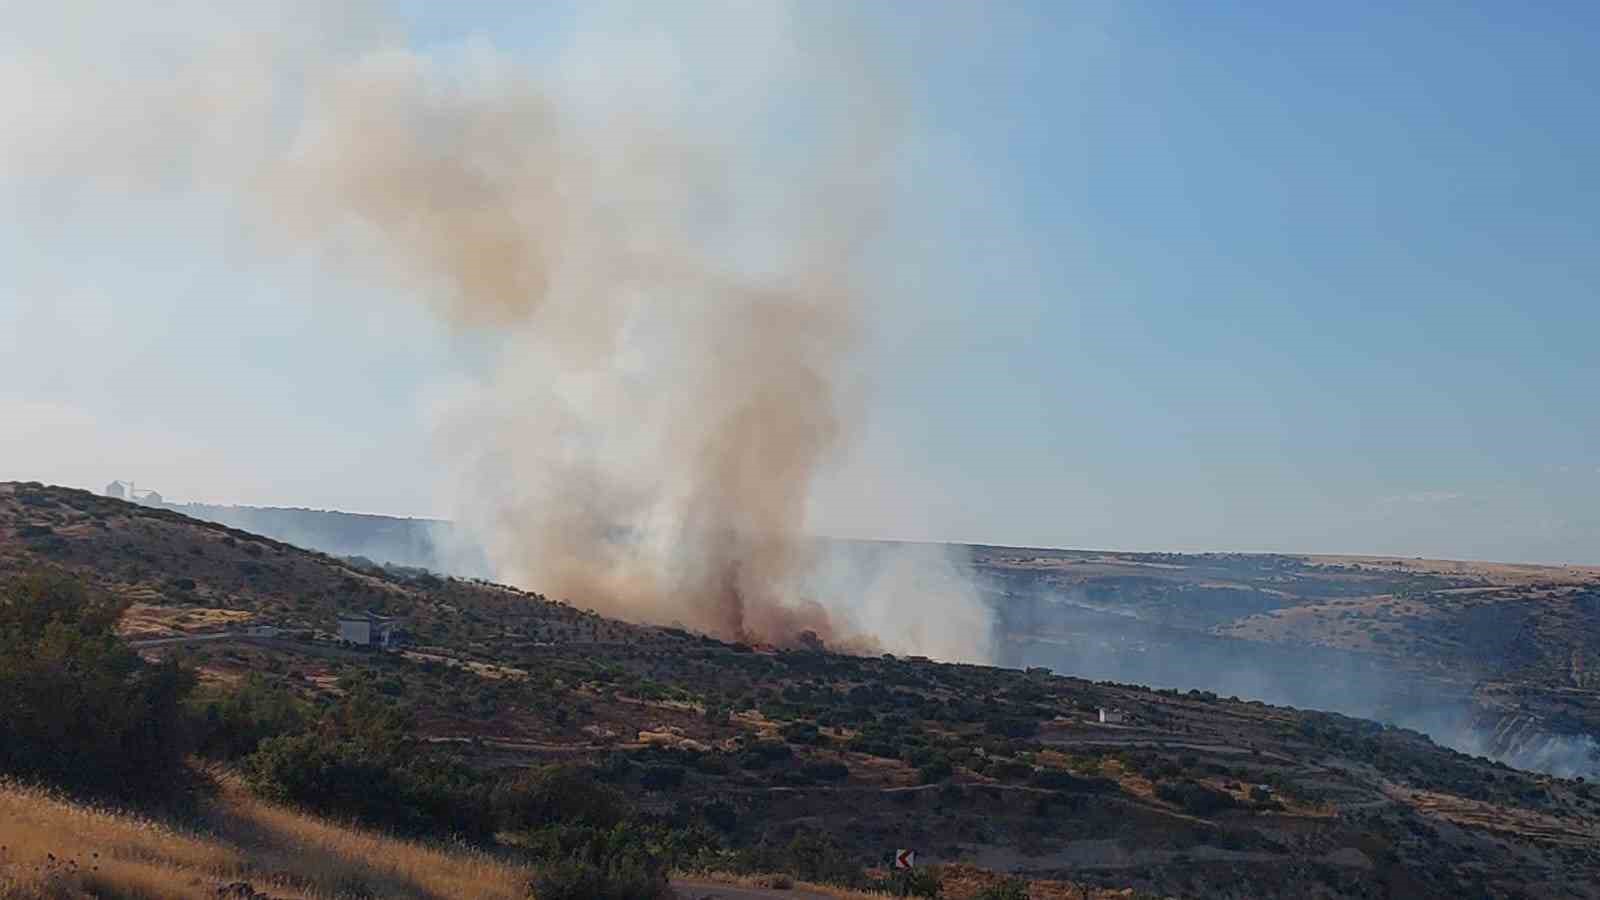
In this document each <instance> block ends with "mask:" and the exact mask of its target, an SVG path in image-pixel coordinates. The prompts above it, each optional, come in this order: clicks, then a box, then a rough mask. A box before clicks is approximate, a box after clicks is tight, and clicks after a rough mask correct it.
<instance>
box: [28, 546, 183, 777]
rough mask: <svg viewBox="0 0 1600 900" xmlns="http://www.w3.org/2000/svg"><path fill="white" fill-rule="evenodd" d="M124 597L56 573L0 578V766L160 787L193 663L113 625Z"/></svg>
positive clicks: (179, 744)
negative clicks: (144, 651) (149, 650)
mask: <svg viewBox="0 0 1600 900" xmlns="http://www.w3.org/2000/svg"><path fill="white" fill-rule="evenodd" d="M125 608H126V604H125V603H123V602H120V601H117V600H114V599H111V598H109V597H105V596H103V595H100V594H97V593H91V592H90V591H89V590H87V589H86V588H85V587H84V586H83V585H82V584H81V583H79V582H78V581H75V580H73V579H70V578H67V577H65V576H59V575H43V574H41V575H33V576H29V577H25V578H22V579H20V580H17V581H13V582H11V583H8V584H4V585H0V771H3V772H8V773H13V774H19V775H24V776H28V777H37V778H43V779H45V780H48V781H50V782H53V783H55V784H57V785H60V786H62V787H66V788H68V789H72V790H84V791H88V792H92V793H104V794H115V795H131V794H142V793H147V792H149V793H159V794H165V793H167V792H168V790H169V788H170V778H171V776H172V775H173V773H174V772H176V771H177V770H178V768H179V765H180V763H181V760H182V758H183V754H184V752H185V750H186V743H187V741H186V731H185V728H184V717H183V701H184V699H185V698H186V697H187V696H188V695H189V693H190V691H192V690H193V688H194V684H195V678H194V675H193V673H192V672H190V671H188V670H187V669H185V668H183V667H182V666H180V665H178V664H177V663H176V662H174V661H171V660H169V661H167V662H165V663H161V664H158V665H151V664H148V663H146V662H145V661H144V660H143V659H141V658H140V657H139V654H138V653H136V652H134V651H133V649H132V648H130V647H129V646H128V645H127V643H126V642H125V641H123V640H122V639H121V638H120V637H119V636H118V635H117V633H116V624H117V621H118V620H119V619H120V618H121V616H122V612H123V610H124V609H125Z"/></svg>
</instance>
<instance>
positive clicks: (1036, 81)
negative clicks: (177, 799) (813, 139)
mask: <svg viewBox="0 0 1600 900" xmlns="http://www.w3.org/2000/svg"><path fill="white" fill-rule="evenodd" d="M56 6H57V5H56V4H52V5H51V10H50V11H44V12H41V11H40V10H39V9H38V7H37V5H36V4H23V3H16V4H13V3H9V2H0V13H3V14H4V16H5V20H6V21H8V22H10V23H14V24H16V27H13V28H10V29H9V31H10V32H11V34H10V35H9V36H8V37H5V38H0V166H4V167H5V168H4V170H3V171H0V191H3V197H4V202H5V203H6V205H7V207H8V208H10V209H12V210H13V211H14V214H13V215H9V216H6V217H4V218H3V219H0V478H3V479H28V480H43V481H52V482H59V483H65V484H73V485H79V486H84V487H90V488H94V489H99V488H100V487H102V486H103V485H104V484H105V483H106V482H108V481H110V480H111V479H113V478H121V479H129V478H131V479H134V480H136V481H137V482H138V483H139V484H140V485H141V486H146V487H152V488H156V489H158V490H161V491H162V492H163V493H165V494H166V495H167V496H168V497H170V498H177V499H197V500H208V501H221V502H244V503H257V504H276V505H305V506H315V507H329V508H342V509H352V510H362V511H373V512H383V513H395V514H443V513H445V512H447V511H448V498H449V496H450V493H451V489H450V486H449V485H448V484H447V483H445V482H446V479H445V478H444V477H443V476H442V475H441V472H442V471H444V470H445V469H447V468H448V466H447V465H446V464H445V463H444V462H442V461H441V460H440V459H439V449H438V446H437V442H436V440H435V438H434V436H433V433H432V432H433V427H432V423H433V422H434V421H435V419H436V416H437V410H438V408H439V407H440V405H441V404H446V403H448V398H449V397H451V396H452V392H453V391H455V390H456V389H457V388H458V387H459V385H461V384H463V383H469V382H471V381H472V379H474V378H475V377H477V375H478V373H479V372H480V370H481V367H482V366H483V364H484V362H483V360H484V356H485V350H484V348H483V347H482V346H481V344H482V342H481V340H480V339H478V338H476V337H474V336H473V335H470V334H462V333H460V332H451V331H448V330H446V329H443V328H441V327H440V326H439V325H438V324H436V323H435V322H434V320H433V319H432V318H431V317H430V316H429V314H428V313H427V312H426V311H425V310H424V309H423V308H422V307H421V306H419V305H412V304H394V303H384V302H377V301H376V300H375V299H374V298H375V296H376V295H378V294H380V293H382V292H383V291H384V290H385V288H384V287H382V286H381V285H378V284H374V283H372V282H371V281H370V280H367V279H363V278H361V277H359V275H356V274H352V273H351V272H350V271H348V270H347V268H346V267H344V266H342V265H340V263H339V261H338V260H336V259H333V260H330V259H329V258H327V257H326V256H323V255H317V254H306V253H300V254H293V253H290V254H277V255H272V256H267V255H263V254H261V253H259V252H257V251H256V250H254V249H251V247H252V241H253V238H252V235H251V234H250V226H249V224H248V223H247V222H246V221H245V220H243V219H241V217H239V216H238V215H236V212H235V210H234V209H233V207H232V204H231V202H230V201H229V200H228V199H227V197H226V196H221V195H218V194H216V193H213V192H208V191H204V190H194V189H192V188H189V187H185V186H184V185H186V184H188V183H189V180H188V178H187V175H188V173H186V172H184V171H182V170H183V167H184V166H186V165H190V164H193V163H192V161H190V160H186V159H185V158H171V159H167V158H162V159H159V160H155V161H154V162H153V163H150V161H149V160H142V161H143V162H145V163H147V164H152V165H154V167H155V169H156V170H158V172H159V175H158V178H157V181H158V182H159V183H166V182H165V181H162V179H168V180H170V182H171V183H172V184H173V185H174V187H173V188H172V190H171V192H170V194H163V193H162V192H161V191H150V190H148V185H146V187H145V189H142V190H139V191H125V190H121V189H119V188H117V186H116V183H115V182H116V176H114V175H111V176H107V178H105V179H98V178H94V177H90V176H92V175H95V174H96V172H95V167H96V166H99V167H101V168H106V164H105V163H99V162H90V163H88V164H85V163H83V162H82V159H81V158H80V157H83V158H87V159H90V160H98V159H102V158H103V157H102V156H100V155H96V154H105V153H106V152H107V149H108V148H107V145H109V148H110V150H111V151H112V154H113V155H117V154H122V147H121V146H120V145H118V142H119V141H124V140H133V139H131V138H129V135H130V134H134V133H137V127H136V126H137V125H139V124H140V120H141V108H140V107H139V106H138V105H137V104H132V105H130V104H126V103H124V104H121V105H117V104H113V103H109V102H107V101H105V100H104V99H103V98H104V97H110V96H117V95H116V94H115V93H114V92H110V93H100V94H97V93H95V90H98V89H99V88H104V87H105V86H107V85H111V86H116V85H117V84H118V83H119V80H120V79H121V78H123V77H124V72H125V71H141V70H142V68H143V67H146V66H148V65H151V64H152V63H151V60H156V61H158V63H159V61H160V60H162V59H165V56H164V54H165V55H170V54H173V53H184V52H191V50H192V47H194V46H198V45H205V43H206V42H207V38H208V35H209V32H208V29H211V28H217V29H221V30H223V31H226V30H227V29H228V28H231V27H235V26H236V25H237V23H232V24H229V23H227V22H222V23H221V24H219V21H218V20H219V19H226V18H227V17H226V16H212V15H206V16H194V17H183V16H175V17H172V18H171V20H170V21H164V20H159V19H158V20H152V19H150V18H148V17H147V16H144V15H143V14H141V15H140V17H138V18H134V17H132V16H130V15H128V14H126V13H116V12H114V11H115V10H121V9H122V7H120V6H106V7H104V8H102V9H98V10H97V9H94V8H93V5H82V4H65V5H63V8H65V9H67V10H69V11H70V12H61V11H60V10H56V9H55V7H56ZM1394 6H1395V5H1394V4H1378V3H1372V4H1368V3H1360V2H1352V3H1338V4H1312V3H1297V4H1283V3H1274V4H1265V3H1263V4H1203V5H1199V4H1179V3H1170V4H1146V3H1137V2H1115V3H1106V4H1072V3H1065V2H1062V3H1041V4H1037V5H1019V4H1010V5H1001V4H921V3H918V4H911V3H905V4H874V5H865V4H863V5H861V6H855V7H852V6H847V5H839V6H831V7H823V6H820V5H810V6H809V8H807V9H806V11H805V15H804V17H803V18H804V20H805V22H804V27H807V28H819V27H820V28H823V29H825V30H826V29H837V32H838V33H837V40H841V41H843V40H851V41H859V42H860V43H861V44H862V45H863V47H864V48H866V50H867V52H868V53H869V54H870V55H871V57H872V58H873V59H874V60H875V62H876V65H877V67H878V68H879V70H880V71H881V72H882V73H884V77H885V79H886V81H887V83H888V85H889V88H890V89H891V90H892V92H893V93H894V95H895V96H896V97H898V98H899V103H901V104H902V105H903V113H904V115H903V119H904V121H903V122H902V123H901V128H902V132H903V134H902V136H901V137H900V139H899V140H900V143H899V145H898V148H897V150H896V156H895V165H894V167H893V173H892V174H893V180H894V184H895V197H896V200H897V206H896V208H895V211H894V213H893V217H894V219H895V226H896V227H893V228H891V229H890V230H891V232H892V233H893V235H894V238H893V241H891V244H890V245H891V247H895V248H898V253H895V254H890V255H889V262H888V263H887V264H886V265H885V266H884V267H883V270H882V271H881V273H880V276H881V280H882V282H883V284H882V290H883V293H884V299H883V300H882V302H880V303H876V304H875V305H874V307H873V322H872V324H873V332H872V337H871V340H870V342H869V348H868V352H866V353H865V354H863V355H862V360H863V363H862V369H863V375H865V376H866V378H867V379H868V381H869V383H870V384H871V386H872V387H871V391H870V394H869V401H868V404H867V405H868V410H867V416H866V421H867V425H866V428H865V432H864V434H863V435H862V437H861V440H860V441H859V443H858V444H857V445H856V446H855V447H854V448H853V449H852V450H850V451H849V452H848V453H847V454H846V455H845V456H844V457H843V458H841V459H839V460H838V461H837V464H836V465H834V466H833V467H832V468H831V469H830V472H829V473H828V475H827V476H826V477H825V478H824V479H823V483H822V484H821V485H819V487H818V490H817V491H816V496H815V497H814V498H813V517H812V518H813V527H814V528H815V529H817V530H819V531H824V532H828V533H834V534H848V535H860V536H874V537H896V538H910V539H935V540H961V541H979V542H993V543H1015V544H1037V545H1055V546H1092V547H1106V548H1128V549H1182V550H1201V549H1219V550H1222V549H1232V550H1284V551H1310V552H1374V553H1387V554H1398V555H1430V556H1446V557H1470V558H1493V559H1508V560H1529V561H1546V562H1574V563H1579V562H1582V563H1600V408H1597V404H1596V400H1595V398H1596V395H1597V393H1600V162H1597V161H1600V127H1597V124H1596V122H1597V119H1596V117H1595V115H1594V109H1595V107H1596V102H1597V96H1600V7H1596V6H1595V5H1594V4H1592V3H1577V2H1575V3H1570V4H1562V3H1553V4H1536V5H1528V4H1506V3H1482V4H1465V3H1439V4H1428V3H1417V4H1408V5H1406V7H1407V8H1406V9H1403V10H1397V9H1395V8H1393V7H1394ZM252 8H253V7H252ZM645 8H648V9H651V10H653V12H652V14H651V15H649V16H644V17H642V18H641V17H635V16H630V15H628V14H627V10H626V8H625V7H624V8H607V9H603V10H599V11H596V10H595V9H593V8H585V9H584V10H583V11H582V12H579V11H575V10H572V9H565V8H562V7H560V6H557V5H546V4H505V3H497V2H478V3H470V2H463V3H449V4H440V3H431V4H424V3H420V2H416V3H404V4H395V5H391V6H390V7H387V8H386V9H387V11H388V12H387V14H388V15H389V16H391V17H392V25H393V26H394V27H396V28H398V29H399V30H401V31H403V32H405V36H404V40H405V41H407V42H409V44H410V45H411V46H412V47H413V48H414V49H417V50H420V51H421V52H423V53H424V54H427V55H436V56H438V57H440V58H453V57H455V56H460V55H461V54H462V53H463V52H464V50H463V48H466V49H467V50H468V51H470V49H471V48H472V47H475V46H492V47H494V48H497V49H498V50H500V51H503V52H505V53H507V54H510V55H511V56H513V57H515V58H517V59H518V60H520V61H522V62H524V63H525V64H526V66H527V67H528V69H529V70H530V71H535V72H539V71H547V70H548V71H552V72H554V71H557V70H559V71H560V72H561V73H562V75H561V77H562V78H564V79H565V83H567V84H568V85H569V86H570V85H574V84H575V85H576V86H577V87H576V89H577V90H579V91H582V90H583V89H584V86H585V85H586V84H587V83H588V81H589V80H592V81H594V82H595V83H604V84H608V85H611V86H612V88H613V89H616V88H615V86H616V85H621V86H622V88H623V89H626V88H627V87H628V86H629V85H630V84H631V83H633V82H630V79H633V80H635V81H636V82H637V84H638V85H639V86H640V88H641V91H642V92H643V94H648V90H645V88H647V87H649V86H650V85H651V84H652V83H654V82H655V81H656V80H667V81H671V82H672V83H674V84H676V85H677V86H678V87H679V89H680V90H682V91H684V92H687V93H693V94H695V95H696V96H702V97H705V98H709V99H704V100H703V101H701V102H703V103H704V104H710V105H714V104H717V103H720V102H723V101H724V99H725V98H733V99H728V100H727V102H730V103H732V102H735V100H736V98H737V94H738V87H739V83H740V82H739V79H741V78H744V77H747V75H748V73H749V72H750V71H751V68H752V67H753V66H759V65H760V64H761V63H762V60H761V59H760V55H761V48H762V47H763V46H765V45H764V44H763V43H762V41H761V40H760V38H761V37H762V35H763V34H765V33H766V32H767V31H769V30H770V29H773V28H786V27H800V26H799V25H796V24H793V23H791V21H790V19H789V18H787V17H785V16H782V15H777V14H770V13H771V10H772V9H774V8H772V7H756V9H757V10H758V12H757V13H755V14H752V12H751V7H749V6H748V5H746V6H744V7H742V9H741V11H739V12H734V11H733V10H732V9H730V8H725V7H722V6H685V7H683V8H681V9H679V10H676V11H674V12H673V13H672V14H670V15H663V14H661V12H660V9H661V7H660V6H659V5H654V4H652V5H650V6H649V7H645ZM294 15H295V14H294V13H293V12H290V13H284V14H283V15H282V16H281V17H278V18H275V17H273V16H260V17H259V21H258V22H256V23H254V24H253V25H251V27H260V28H271V29H280V30H287V31H293V30H294V29H295V28H297V27H301V24H302V23H297V22H294V21H290V20H291V19H293V17H294ZM252 18H256V14H254V13H252ZM819 23H820V24H819ZM335 28H336V26H335V25H332V24H328V23H326V22H321V21H319V22H318V23H317V24H316V25H315V26H314V27H311V28H309V29H305V30H304V31H298V32H294V33H295V34H296V35H298V36H299V39H300V40H301V41H302V42H304V41H309V42H312V43H319V42H320V43H327V44H329V45H337V44H338V43H339V42H340V41H343V40H345V39H346V38H347V37H348V35H346V34H345V33H344V32H342V31H334V30H327V29H335ZM751 29H755V30H756V31H757V32H760V33H756V34H752V33H751ZM335 34H337V35H338V36H337V37H335V36H334V35H335ZM596 34H599V35H601V36H602V37H607V36H610V37H616V38H617V39H616V40H607V41H600V42H598V43H597V42H595V35H596ZM219 43H223V44H225V42H219ZM283 46H287V47H290V48H293V47H295V46H297V44H296V42H295V41H286V42H285V43H284V44H283ZM595 46H600V47H604V48H606V49H605V52H604V53H600V52H595V53H588V54H587V55H586V51H585V50H584V48H588V47H595ZM174 48H177V49H174ZM184 48H190V49H189V50H186V49H184ZM574 48H578V49H577V51H576V52H575V50H574ZM23 50H26V51H29V52H30V53H31V54H32V57H33V62H32V63H30V62H29V61H28V60H27V59H25V58H24V57H25V56H27V55H28V54H25V53H22V52H20V51H23ZM575 57H579V58H577V59H575ZM41 59H43V60H45V61H46V62H48V61H49V60H51V59H57V60H67V61H69V62H70V63H71V65H72V66H73V67H75V68H79V69H84V70H85V71H86V72H88V73H89V75H92V76H93V79H94V83H93V84H92V85H91V86H90V87H87V88H86V87H82V86H81V85H79V84H78V83H77V82H71V83H70V84H71V86H70V88H69V89H66V90H50V89H48V88H50V87H52V85H47V84H46V83H45V82H44V81H42V80H40V79H37V78H34V77H33V76H32V75H30V74H29V73H30V71H31V70H30V68H29V67H30V66H31V65H34V64H35V63H38V62H39V60H41ZM618 70H620V71H623V72H625V73H626V74H625V75H623V76H617V75H616V71H618ZM24 76H26V77H24ZM552 77H554V76H552ZM56 87H58V86H56ZM794 90H795V91H796V92H797V94H796V102H797V104H799V103H801V102H802V101H803V100H804V99H805V98H804V97H803V96H800V95H801V94H802V93H803V92H804V90H805V88H804V86H803V85H801V86H798V87H796V88H795V89H794ZM96 97H100V98H102V99H101V100H100V101H99V102H100V103H101V104H103V105H100V106H97V105H95V103H96V101H95V99H94V98H96ZM80 104H81V105H82V108H81V109H79V108H77V107H78V106H79V105H80ZM79 119H85V120H87V121H89V122H90V125H91V126H104V127H86V126H84V125H83V123H82V122H81V121H78V120H79ZM69 120H71V123H72V125H71V127H58V126H61V125H62V123H63V122H66V121H69ZM127 123H132V124H131V125H129V124H127ZM146 124H147V123H146ZM235 124H238V123H235ZM244 124H245V126H248V125H249V123H244ZM182 126H183V122H182V121H177V122H175V126H174V127H179V128H181V127H182ZM241 130H248V129H247V128H242V129H241ZM44 132H51V133H50V134H49V135H47V136H44V137H41V135H42V134H43V133H44ZM63 136H65V137H63ZM204 139H205V140H208V141H225V140H230V139H238V140H243V138H239V137H237V136H235V135H233V134H231V133H230V134H228V135H223V136H222V137H220V138H219V137H218V136H216V135H214V134H213V135H208V136H206V137H205V138H204ZM749 139H750V141H751V142H753V143H755V144H758V145H763V146H766V145H770V146H772V147H775V148H780V149H781V148H782V146H783V143H784V134H783V133H781V130H777V131H774V132H772V133H763V134H752V135H750V137H749ZM135 143H137V142H136V141H135ZM97 145H98V146H97ZM141 150H142V148H141V147H140V146H129V147H128V148H127V151H126V154H125V155H126V156H129V157H139V158H141V159H142V157H140V153H141ZM112 168H114V167H112ZM91 182H93V183H91ZM107 183H111V185H112V186H111V187H107Z"/></svg>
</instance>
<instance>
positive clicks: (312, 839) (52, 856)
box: [0, 783, 533, 900]
mask: <svg viewBox="0 0 1600 900" xmlns="http://www.w3.org/2000/svg"><path fill="white" fill-rule="evenodd" d="M204 818H205V819H206V821H207V822H208V824H209V826H210V829H211V832H210V833H207V834H199V833H189V832H184V831H180V830H177V829H174V828H172V827H170V826H167V825H163V824H161V823H158V822H154V821H151V820H149V819H144V818H141V817H139V816H134V815H129V814H127V813H121V812H115V811H111V810H104V809H96V808H93V807H90V806H85V805H82V804H77V803H72V802H69V801H66V800H62V799H60V798H58V797H55V796H52V795H50V794H49V793H47V792H45V791H41V790H37V789H33V788H25V787H18V786H15V785H10V784H4V783H0V848H3V849H0V900H24V898H51V900H54V898H63V900H65V898H87V897H98V896H115V897H123V898H130V900H139V898H151V900H158V898H159V900H167V898H173V900H188V898H214V897H216V891H217V888H218V887H219V886H220V885H225V884H228V883H231V882H236V881H248V882H250V883H251V884H252V885H254V887H255V888H256V889H257V890H261V891H266V892H269V893H271V894H272V895H273V896H274V897H284V898H299V900H323V898H335V897H339V896H351V895H366V896H381V897H405V898H418V900H436V898H437V900H443V898H455V897H481V898H485V900H499V898H505V900H511V898H522V897H526V896H527V885H528V882H529V881H530V880H531V877H532V874H533V873H532V872H531V870H528V869H526V868H523V867H520V866H515V865H511V864H508V863H506V862H503V861H501V860H499V859H497V858H495V857H493V856H490V855H489V854H486V853H483V852H480V851H476V850H472V849H467V848H441V847H435V846H429V845H425V844H419V843H415V842H411V841H403V840H397V839H395V838H391V837H387V836H385V835H381V834H375V833H372V832H367V831H361V830H358V829H353V828H344V827H340V826H337V825H334V824H331V823H328V822H325V821H322V820H318V819H314V818H312V817H310V816H306V815H302V814H300V813H296V812H292V811H290V810H286V809H282V808H280V807H275V806H272V805H270V804H266V803H262V802H260V801H258V800H255V799H254V798H251V797H249V796H247V795H245V794H244V793H243V792H242V791H241V790H240V789H239V788H238V787H237V786H235V785H229V784H226V783H225V784H224V788H223V792H222V795H221V796H220V797H219V798H218V799H217V800H216V801H215V802H214V803H213V804H211V805H210V806H209V807H208V808H207V809H206V810H205V813H204Z"/></svg>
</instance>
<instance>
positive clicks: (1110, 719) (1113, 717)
mask: <svg viewBox="0 0 1600 900" xmlns="http://www.w3.org/2000/svg"><path fill="white" fill-rule="evenodd" d="M1126 718H1127V716H1125V715H1124V714H1123V712H1122V710H1120V709H1106V708H1105V707H1104V706H1102V707H1100V724H1101V725H1121V724H1122V723H1123V721H1124V720H1126Z"/></svg>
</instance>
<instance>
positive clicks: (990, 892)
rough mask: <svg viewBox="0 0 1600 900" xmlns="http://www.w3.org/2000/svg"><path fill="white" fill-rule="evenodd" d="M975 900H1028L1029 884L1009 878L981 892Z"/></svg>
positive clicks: (1018, 879) (1019, 879)
mask: <svg viewBox="0 0 1600 900" xmlns="http://www.w3.org/2000/svg"><path fill="white" fill-rule="evenodd" d="M974 900H1028V882H1026V881H1024V880H1023V879H1021V878H1007V879H1006V880H1005V881H1002V882H1000V883H999V884H991V885H989V886H988V887H986V888H984V889H983V890H981V891H979V892H978V895H977V897H976V898H974Z"/></svg>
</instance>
